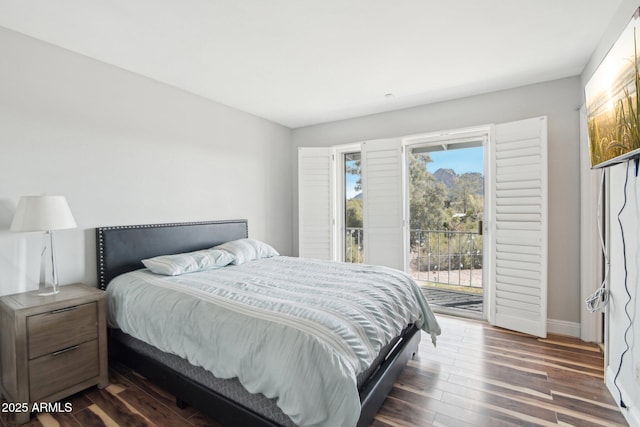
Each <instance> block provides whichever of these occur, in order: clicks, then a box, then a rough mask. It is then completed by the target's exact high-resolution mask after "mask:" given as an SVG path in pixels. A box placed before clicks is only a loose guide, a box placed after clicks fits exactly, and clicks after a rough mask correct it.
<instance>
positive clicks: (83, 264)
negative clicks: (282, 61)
mask: <svg viewBox="0 0 640 427" xmlns="http://www.w3.org/2000/svg"><path fill="white" fill-rule="evenodd" d="M0 52H2V54H1V55H0V294H8V293H13V292H18V291H22V290H25V289H32V288H35V287H36V283H37V276H38V272H39V254H38V251H39V245H40V238H39V235H38V234H33V233H29V234H14V233H10V232H9V231H8V228H9V225H10V223H11V219H12V217H13V213H14V211H15V207H16V205H17V202H18V199H19V197H20V196H21V195H29V194H36V195H37V194H42V193H47V194H62V195H65V196H67V199H68V201H69V205H70V207H71V210H72V212H73V214H74V216H75V219H76V222H77V223H78V228H77V229H75V230H64V231H59V232H56V233H54V236H55V237H56V239H57V241H56V249H57V256H58V267H59V271H60V281H61V283H71V282H75V281H84V282H87V283H90V284H93V285H95V283H96V277H95V276H96V272H95V248H94V244H95V240H94V234H93V233H94V227H96V226H106V225H122V224H142V223H158V222H173V221H197V220H214V219H235V218H247V219H248V220H249V234H250V236H251V237H255V238H258V239H262V240H265V241H267V242H269V243H271V244H272V245H273V246H275V247H276V248H277V249H278V250H279V251H280V252H281V253H283V254H290V253H291V252H292V248H291V244H292V227H291V223H292V187H291V176H292V175H291V167H290V165H291V161H292V160H291V131H290V130H289V129H287V128H285V127H282V126H280V125H276V124H274V123H271V122H268V121H266V120H263V119H260V118H257V117H255V116H252V115H249V114H246V113H243V112H240V111H237V110H234V109H231V108H228V107H226V106H223V105H220V104H216V103H213V102H210V101H208V100H205V99H203V98H201V97H198V96H195V95H192V94H190V93H186V92H184V91H181V90H178V89H175V88H172V87H170V86H167V85H164V84H162V83H158V82H155V81H152V80H150V79H147V78H144V77H141V76H139V75H136V74H132V73H129V72H126V71H123V70H121V69H119V68H116V67H113V66H110V65H106V64H103V63H101V62H98V61H94V60H92V59H89V58H87V57H84V56H81V55H77V54H75V53H72V52H69V51H66V50H64V49H61V48H58V47H54V46H52V45H49V44H46V43H43V42H40V41H37V40H35V39H31V38H29V37H26V36H23V35H21V34H18V33H15V32H12V31H9V30H6V29H3V28H1V27H0Z"/></svg>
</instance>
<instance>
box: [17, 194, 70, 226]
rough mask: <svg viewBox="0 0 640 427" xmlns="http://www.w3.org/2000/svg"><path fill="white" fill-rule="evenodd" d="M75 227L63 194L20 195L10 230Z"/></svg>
mask: <svg viewBox="0 0 640 427" xmlns="http://www.w3.org/2000/svg"><path fill="white" fill-rule="evenodd" d="M75 227H77V225H76V221H75V220H74V219H73V215H72V214H71V210H70V209H69V205H68V204H67V199H66V198H65V197H64V196H22V197H21V198H20V201H19V202H18V208H17V209H16V213H15V215H14V216H13V221H12V222H11V228H10V230H11V231H51V230H64V229H66V228H75Z"/></svg>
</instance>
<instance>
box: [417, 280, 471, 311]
mask: <svg viewBox="0 0 640 427" xmlns="http://www.w3.org/2000/svg"><path fill="white" fill-rule="evenodd" d="M420 289H422V293H423V294H424V296H426V297H427V301H429V304H430V305H432V306H438V307H447V308H454V309H458V310H466V311H471V312H475V313H482V295H481V294H477V293H470V292H462V291H451V290H446V289H440V288H432V287H428V286H421V287H420Z"/></svg>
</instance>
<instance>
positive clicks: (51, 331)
mask: <svg viewBox="0 0 640 427" xmlns="http://www.w3.org/2000/svg"><path fill="white" fill-rule="evenodd" d="M97 313H98V308H97V306H96V303H94V302H92V303H89V304H82V305H76V306H72V307H67V308H64V309H61V310H54V311H50V312H47V313H42V314H38V315H36V316H29V317H28V318H27V337H28V340H29V341H28V342H29V359H35V358H37V357H40V356H42V355H44V354H47V353H52V352H54V351H57V350H61V349H64V348H68V347H71V346H73V345H76V344H81V343H83V342H86V341H90V340H93V339H96V338H97V337H98V314H97Z"/></svg>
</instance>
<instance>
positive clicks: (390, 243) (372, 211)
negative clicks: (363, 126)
mask: <svg viewBox="0 0 640 427" xmlns="http://www.w3.org/2000/svg"><path fill="white" fill-rule="evenodd" d="M403 163H404V162H403V154H402V148H401V144H400V140H397V139H390V140H376V141H367V142H365V143H363V144H362V190H363V220H364V221H363V222H364V224H363V225H364V256H365V262H366V263H367V264H377V265H384V266H387V267H391V268H395V269H398V270H404V263H405V261H404V260H405V244H404V240H405V239H404V226H403V224H404V213H403V212H404V209H403V206H404V205H403V203H404V202H403V200H404V199H403V194H404V193H403V191H404V190H403V179H402V177H403V171H404V167H403Z"/></svg>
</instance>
